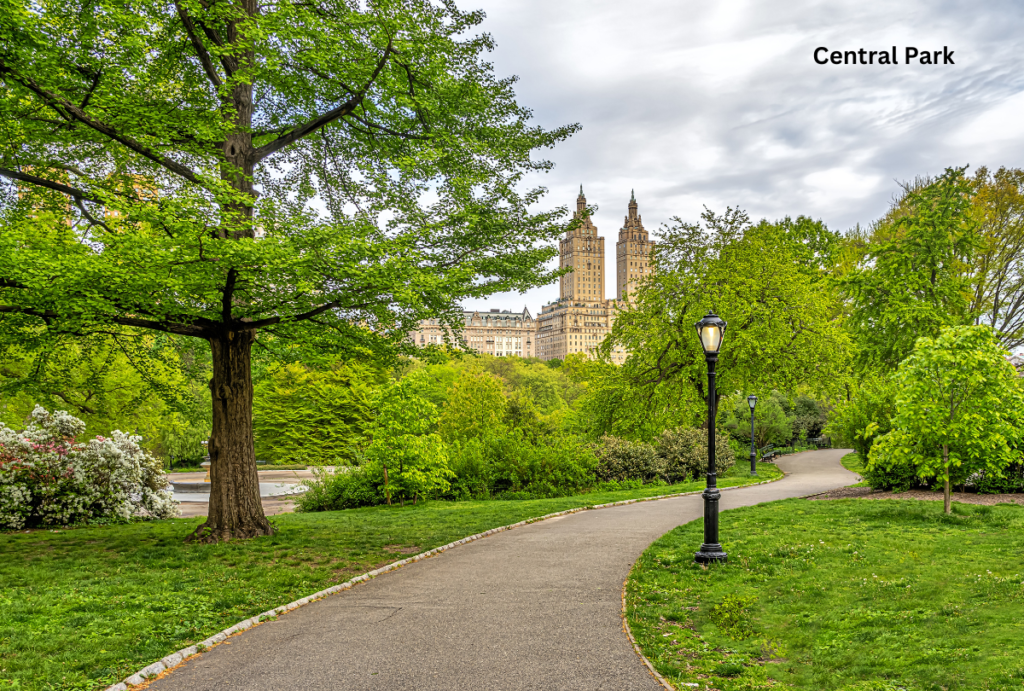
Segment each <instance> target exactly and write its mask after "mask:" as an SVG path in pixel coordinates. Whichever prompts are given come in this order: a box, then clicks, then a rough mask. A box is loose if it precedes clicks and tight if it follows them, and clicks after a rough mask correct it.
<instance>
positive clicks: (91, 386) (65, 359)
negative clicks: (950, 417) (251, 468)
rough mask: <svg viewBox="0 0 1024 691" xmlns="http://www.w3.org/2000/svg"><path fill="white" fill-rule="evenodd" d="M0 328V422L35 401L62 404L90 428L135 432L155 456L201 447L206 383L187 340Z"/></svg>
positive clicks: (205, 434)
mask: <svg viewBox="0 0 1024 691" xmlns="http://www.w3.org/2000/svg"><path fill="white" fill-rule="evenodd" d="M0 335H2V336H3V337H0V353H2V354H0V421H2V422H4V423H6V424H8V425H11V426H17V425H19V424H21V423H22V422H23V421H25V420H26V419H27V418H28V416H29V415H30V413H31V412H32V410H33V409H34V408H35V407H36V405H42V406H44V407H48V408H51V409H60V410H67V411H70V412H71V413H73V414H74V415H75V416H76V417H77V418H78V419H81V420H82V421H83V422H84V423H85V425H86V429H87V430H88V432H89V433H91V434H94V435H96V434H98V435H102V436H109V435H110V433H111V432H112V431H113V430H115V429H120V430H124V431H127V432H129V433H132V434H136V435H140V436H141V437H142V441H141V445H142V446H143V448H145V449H147V450H148V451H150V452H152V453H155V454H157V455H161V456H164V457H172V458H177V459H178V460H181V459H182V458H183V457H188V458H193V459H194V458H197V457H200V456H203V455H204V454H205V453H206V452H205V450H204V449H203V447H202V445H201V444H200V443H199V442H201V441H205V440H207V439H208V438H209V435H210V431H209V390H208V389H207V388H206V386H205V385H203V384H200V383H199V381H198V379H199V378H198V377H197V376H196V375H197V374H202V373H203V370H204V367H203V364H205V363H200V364H199V366H198V367H196V368H194V369H195V370H196V371H192V370H193V364H194V363H189V362H187V361H188V360H189V359H190V358H192V356H193V353H191V352H190V351H189V349H188V348H181V346H187V345H189V344H187V343H183V342H182V341H179V340H175V339H171V338H169V337H167V336H165V335H162V334H145V335H143V336H142V337H139V338H131V337H127V336H125V335H123V334H95V335H90V336H85V337H77V336H74V335H70V334H46V333H41V332H37V333H36V334H35V335H34V336H33V335H32V334H21V335H22V336H26V335H28V336H29V337H28V338H24V337H23V338H20V339H15V338H13V336H15V335H16V334H11V333H3V332H0Z"/></svg>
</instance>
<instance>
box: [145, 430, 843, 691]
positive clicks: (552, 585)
mask: <svg viewBox="0 0 1024 691" xmlns="http://www.w3.org/2000/svg"><path fill="white" fill-rule="evenodd" d="M847 453H849V451H848V450H841V449H828V450H822V451H810V452H805V453H802V454H797V455H795V456H789V457H783V458H781V459H779V462H778V465H779V467H780V468H781V469H782V470H783V471H785V473H786V477H785V478H784V479H782V480H779V481H777V482H773V483H771V484H766V485H758V486H753V487H746V488H741V489H733V490H728V491H724V492H723V493H722V500H721V506H722V508H723V509H731V508H736V507H739V506H749V505H752V504H759V503H762V502H766V501H775V500H777V499H787V498H791V497H801V496H807V495H810V494H816V493H819V492H824V491H826V490H829V489H835V488H837V487H842V486H845V485H849V484H851V483H853V482H855V481H856V479H857V476H856V475H855V474H853V473H851V472H849V471H848V470H846V469H845V468H843V467H842V465H841V464H840V462H839V459H840V458H841V457H842V456H843V455H845V454H847ZM702 515H703V506H702V503H701V498H700V496H699V495H691V496H685V497H674V498H670V499H663V500H659V501H651V502H642V503H637V504H629V505H627V506H621V507H614V508H609V509H602V510H598V511H583V512H580V513H576V514H572V515H568V516H560V517H558V518H553V519H549V520H546V521H542V522H539V523H534V524H531V525H527V526H523V527H520V528H517V529H516V530H512V531H506V532H502V533H498V534H496V535H492V536H490V537H488V538H487V539H484V540H479V541H476V542H473V543H470V544H467V545H463V546H461V547H459V548H458V549H455V550H451V551H448V552H444V553H442V554H439V555H437V556H435V557H433V558H431V559H427V560H424V561H420V562H417V563H416V564H411V565H409V566H406V567H405V568H402V569H399V570H397V571H394V572H392V573H389V574H387V575H385V576H383V577H381V578H376V579H373V580H371V581H369V582H366V583H363V584H361V585H359V586H357V587H355V588H353V589H351V590H346V591H343V592H341V593H338V594H336V595H333V596H331V597H328V598H325V599H323V600H320V601H317V602H314V603H312V604H310V605H307V606H305V607H301V608H299V609H296V610H294V611H292V612H289V613H287V614H285V615H283V616H281V617H280V618H279V619H277V620H276V621H270V622H266V623H264V624H261V625H260V626H257V627H254V628H252V629H250V630H248V631H246V632H244V633H242V634H239V635H237V636H234V637H232V638H231V645H223V644H222V645H219V646H217V647H215V648H213V649H212V650H210V651H208V652H206V653H204V654H202V655H199V656H197V657H194V658H192V659H190V660H189V661H188V662H186V663H185V664H183V665H181V666H180V667H178V668H176V669H175V670H173V671H172V672H171V673H170V674H168V675H167V676H166V677H164V678H162V679H158V680H157V681H155V682H153V683H152V684H151V685H150V686H149V688H150V689H152V690H153V691H185V690H188V691H222V690H224V689H242V690H246V691H249V690H252V691H256V690H267V691H271V690H273V691H277V690H278V689H303V690H306V689H309V690H313V689H315V690H317V691H319V690H324V691H327V690H328V689H331V690H336V689H344V690H345V691H363V690H367V691H369V690H373V691H377V690H384V689H387V690H389V691H391V690H401V689H410V690H411V689H416V691H451V690H452V689H536V690H538V691H552V690H555V689H607V690H609V691H632V690H634V689H636V690H638V691H640V690H643V691H657V690H658V689H662V688H663V687H662V686H661V684H659V683H658V682H657V681H656V680H655V679H654V678H653V677H652V676H651V674H650V672H649V671H648V670H647V668H646V667H645V666H644V664H643V662H642V661H641V660H640V658H639V657H638V656H637V655H636V653H635V652H634V650H633V647H632V645H631V644H630V642H629V639H628V638H627V636H626V634H625V633H624V632H623V629H622V619H621V608H622V600H621V591H622V583H623V581H624V580H625V579H626V577H627V576H628V574H629V570H630V568H631V567H632V565H633V562H634V561H636V559H637V558H638V557H639V556H640V554H641V553H642V552H643V551H644V550H645V549H646V548H647V547H648V545H650V544H651V543H652V542H654V541H655V540H657V539H658V538H659V537H660V536H662V535H664V534H665V533H666V532H668V531H669V530H671V529H672V528H674V527H675V526H677V525H680V524H682V523H687V522H689V521H692V520H694V519H697V518H700V517H701V516H702ZM728 520H729V519H728V514H726V515H724V516H723V517H722V522H723V525H724V526H726V529H727V526H728ZM698 547H699V545H694V550H696V549H697V548H698Z"/></svg>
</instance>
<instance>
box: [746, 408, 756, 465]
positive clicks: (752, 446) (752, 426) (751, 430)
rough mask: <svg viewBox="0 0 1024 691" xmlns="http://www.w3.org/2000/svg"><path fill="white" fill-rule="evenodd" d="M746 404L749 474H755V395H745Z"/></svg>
mask: <svg viewBox="0 0 1024 691" xmlns="http://www.w3.org/2000/svg"><path fill="white" fill-rule="evenodd" d="M747 405H749V406H750V474H751V475H753V476H754V477H756V476H757V447H755V446H754V406H756V405H757V396H755V395H754V394H750V395H749V396H747Z"/></svg>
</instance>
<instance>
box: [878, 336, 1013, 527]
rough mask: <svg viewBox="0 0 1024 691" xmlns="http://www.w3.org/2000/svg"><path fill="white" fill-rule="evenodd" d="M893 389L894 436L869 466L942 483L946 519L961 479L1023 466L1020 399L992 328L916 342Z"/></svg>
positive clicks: (886, 439)
mask: <svg viewBox="0 0 1024 691" xmlns="http://www.w3.org/2000/svg"><path fill="white" fill-rule="evenodd" d="M896 385H897V390H898V394H897V399H896V417H895V419H894V422H893V427H894V429H893V431H891V432H889V434H888V435H886V436H885V437H883V438H881V439H878V440H876V441H875V443H874V445H873V446H872V449H871V455H870V456H869V463H868V465H869V467H874V466H876V465H878V466H881V467H890V468H891V467H893V466H902V467H906V468H912V469H915V470H916V472H917V474H918V475H919V476H921V477H922V478H931V477H934V478H936V479H938V480H941V481H942V482H943V483H944V485H945V489H946V509H947V512H948V511H949V510H950V509H949V487H950V484H951V483H954V482H956V481H957V479H958V478H959V479H964V478H966V477H968V476H970V475H971V474H973V473H976V472H979V471H983V470H984V471H988V472H991V473H994V474H999V473H1001V471H1002V470H1003V469H1004V468H1005V467H1006V466H1007V465H1009V464H1010V463H1013V462H1019V461H1020V458H1021V456H1020V452H1019V451H1017V450H1016V448H1017V447H1018V446H1019V442H1020V439H1021V431H1020V423H1021V416H1022V412H1021V411H1022V409H1024V395H1022V392H1021V387H1020V383H1019V381H1018V379H1017V376H1016V372H1015V371H1014V369H1013V366H1012V365H1010V364H1009V363H1008V362H1007V361H1006V358H1005V353H1004V351H1003V349H1002V346H1001V345H1000V344H999V342H998V341H997V340H996V338H995V335H994V334H993V332H992V329H991V328H989V327H987V326H973V327H966V326H964V327H950V328H946V329H943V331H942V333H941V334H940V335H939V337H938V338H934V339H932V338H921V339H919V340H918V342H917V345H916V346H915V348H914V352H913V353H912V354H911V355H910V357H908V358H907V359H906V360H905V361H904V362H903V363H901V364H900V369H899V371H898V372H897V375H896ZM868 479H869V480H870V477H869V478H868Z"/></svg>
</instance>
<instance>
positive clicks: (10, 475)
mask: <svg viewBox="0 0 1024 691" xmlns="http://www.w3.org/2000/svg"><path fill="white" fill-rule="evenodd" d="M84 430H85V423H83V422H82V421H81V420H79V419H78V418H76V417H73V416H72V415H70V414H69V413H66V412H64V411H57V412H54V413H53V414H52V415H51V414H50V413H48V412H46V411H45V410H44V409H42V408H40V407H36V409H35V410H34V411H33V412H32V416H31V422H30V423H29V425H28V426H27V427H26V428H25V429H24V430H22V431H20V432H17V431H15V430H13V429H11V428H9V427H7V426H6V425H4V424H3V423H0V528H5V529H17V528H26V527H28V528H31V527H35V526H45V525H70V524H74V523H81V522H85V521H90V520H92V521H95V520H106V521H110V520H121V521H127V520H129V519H131V518H132V517H133V516H134V515H136V514H137V513H138V512H139V511H142V510H145V511H146V512H148V513H149V514H150V515H151V516H155V517H157V518H167V517H170V516H172V515H175V514H176V513H177V509H176V506H177V505H176V504H175V502H174V501H173V500H172V498H171V493H170V492H169V491H167V489H166V487H167V480H166V477H165V476H164V473H163V470H162V468H161V464H160V461H158V460H156V459H155V458H153V457H152V456H150V455H149V454H147V453H146V452H145V451H143V450H142V449H140V448H139V445H138V441H139V437H133V436H129V435H127V434H124V433H123V432H119V431H115V432H113V434H112V436H111V438H109V439H108V438H104V437H96V438H95V439H91V440H89V441H88V442H87V443H78V442H76V441H75V437H76V436H77V435H79V434H81V433H82V432H83V431H84Z"/></svg>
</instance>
